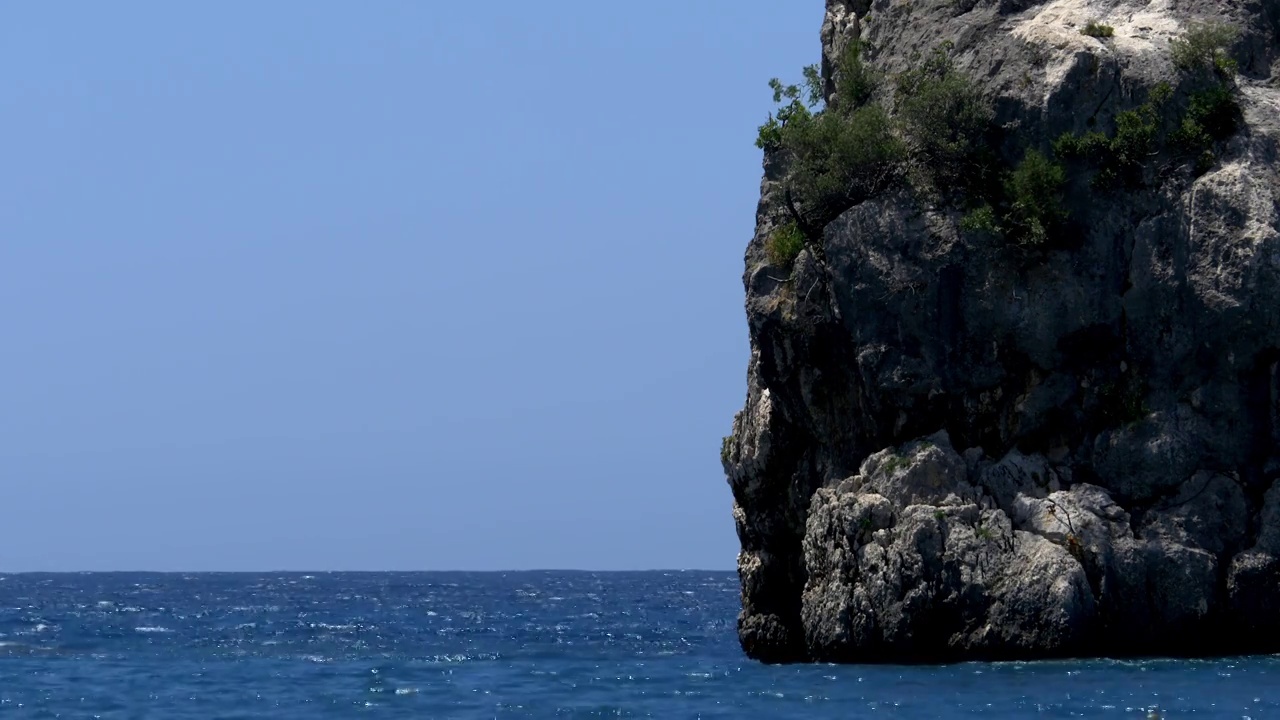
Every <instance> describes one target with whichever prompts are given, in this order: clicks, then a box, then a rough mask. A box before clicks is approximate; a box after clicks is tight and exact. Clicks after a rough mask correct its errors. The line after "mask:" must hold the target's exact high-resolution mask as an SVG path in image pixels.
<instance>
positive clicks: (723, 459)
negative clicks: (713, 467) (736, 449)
mask: <svg viewBox="0 0 1280 720" xmlns="http://www.w3.org/2000/svg"><path fill="white" fill-rule="evenodd" d="M732 452H733V436H732V435H725V436H724V437H723V438H721V439H720V464H721V465H728V464H729V458H730V457H731V453H732Z"/></svg>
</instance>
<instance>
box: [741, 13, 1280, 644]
mask: <svg viewBox="0 0 1280 720" xmlns="http://www.w3.org/2000/svg"><path fill="white" fill-rule="evenodd" d="M827 5H828V10H827V20H826V22H825V23H824V25H823V27H822V31H821V39H822V42H823V48H822V56H821V66H822V68H823V72H824V73H825V76H826V77H827V79H828V81H830V74H831V73H832V68H833V67H834V66H835V63H836V59H835V58H836V55H837V54H838V49H839V48H838V47H837V46H838V45H839V44H842V43H846V42H848V41H849V40H850V39H851V38H855V37H856V38H860V40H861V41H862V43H863V45H864V47H865V49H866V52H865V57H866V62H867V63H868V64H869V65H871V66H873V67H875V68H877V69H879V70H880V71H883V72H884V73H885V74H886V75H887V76H890V77H892V75H893V74H894V73H898V72H902V71H903V70H905V69H907V68H909V67H910V66H911V64H912V63H913V62H915V61H916V60H917V59H918V58H919V57H920V55H921V54H925V53H928V52H929V51H930V50H931V49H933V48H934V47H937V46H938V45H939V44H940V43H942V42H943V41H949V42H950V45H949V47H950V53H951V56H952V57H953V58H954V59H955V62H956V65H957V67H958V68H960V69H962V70H964V71H965V72H966V73H967V74H968V76H969V77H970V78H972V79H973V80H974V82H976V83H977V84H978V86H980V88H981V89H982V92H983V93H984V96H986V97H988V98H989V99H990V100H991V103H992V108H993V110H994V115H995V121H994V122H995V123H996V124H997V125H998V126H999V127H1000V128H1002V129H1003V131H1004V132H1003V134H1002V135H1001V138H1002V139H1001V140H1000V145H999V147H997V148H995V150H996V152H998V153H1000V154H1001V155H1002V156H1004V157H1008V158H1013V157H1015V156H1016V154H1017V153H1019V152H1021V150H1022V149H1023V148H1027V147H1032V148H1041V149H1043V150H1044V151H1046V152H1048V151H1049V148H1050V146H1051V143H1052V141H1053V139H1054V138H1056V137H1058V136H1060V135H1061V134H1062V133H1064V132H1080V133H1083V132H1087V131H1089V130H1092V129H1099V128H1106V127H1109V126H1112V125H1114V120H1115V118H1116V116H1117V115H1118V114H1119V113H1121V112H1123V111H1125V110H1128V109H1132V108H1134V107H1136V106H1138V105H1139V104H1140V103H1142V102H1144V101H1145V100H1146V99H1147V97H1148V96H1149V95H1150V93H1151V91H1152V88H1153V87H1155V86H1156V85H1157V84H1158V83H1160V82H1167V83H1169V84H1170V85H1171V86H1173V87H1174V89H1175V92H1176V95H1177V97H1178V98H1181V99H1182V100H1181V101H1182V103H1183V105H1182V106H1183V107H1185V97H1186V94H1187V93H1186V88H1185V84H1186V83H1185V80H1183V79H1180V76H1179V72H1178V70H1177V69H1176V68H1175V67H1174V65H1173V62H1172V61H1171V59H1170V54H1169V47H1170V40H1172V39H1173V38H1176V37H1178V35H1179V33H1182V32H1184V31H1185V29H1186V28H1187V27H1188V25H1189V24H1190V23H1192V22H1193V21H1197V20H1217V21H1222V22H1226V23H1230V24H1231V25H1233V26H1235V27H1237V28H1239V30H1240V35H1239V36H1238V38H1237V39H1236V40H1235V42H1234V44H1233V45H1232V46H1231V47H1230V49H1229V51H1230V54H1231V57H1233V58H1234V59H1235V60H1236V61H1237V62H1238V65H1239V74H1238V76H1237V77H1236V78H1235V80H1234V88H1235V92H1236V93H1237V96H1238V102H1239V108H1240V111H1241V118H1240V122H1239V126H1238V129H1237V130H1236V131H1235V132H1234V133H1233V134H1232V135H1231V136H1230V137H1229V138H1228V139H1226V140H1224V141H1222V142H1221V143H1219V144H1218V146H1217V147H1216V151H1215V156H1214V158H1213V162H1212V164H1211V166H1209V167H1201V168H1198V169H1196V168H1193V167H1192V161H1189V160H1185V159H1180V158H1179V157H1177V156H1176V155H1175V153H1173V152H1171V151H1170V152H1164V151H1161V152H1160V153H1159V154H1156V155H1154V156H1153V157H1152V158H1151V159H1150V160H1149V161H1148V162H1147V163H1146V164H1145V166H1144V167H1145V169H1144V171H1143V172H1144V175H1143V177H1142V178H1141V179H1140V182H1138V183H1136V184H1135V185H1134V186H1133V187H1128V188H1125V189H1122V190H1114V191H1108V192H1102V191H1096V192H1095V191H1091V190H1090V189H1089V185H1088V184H1087V183H1084V184H1082V185H1081V184H1079V183H1077V185H1078V187H1076V186H1073V190H1072V192H1070V193H1069V194H1068V195H1067V204H1068V210H1069V220H1068V223H1069V227H1068V229H1067V231H1066V234H1067V235H1069V236H1070V237H1071V238H1072V239H1073V241H1072V242H1071V243H1068V244H1067V245H1055V246H1053V247H1049V248H1044V249H1039V250H1035V251H1028V250H1026V249H1024V248H1019V247H1013V246H1011V244H1010V243H1008V242H1002V241H1000V240H999V239H995V238H992V237H990V236H987V235H981V234H975V233H970V232H966V231H962V230H960V223H959V220H960V217H961V215H962V210H961V209H957V208H955V207H952V206H949V205H947V204H945V203H938V202H934V201H932V200H930V199H928V198H927V197H925V196H924V195H922V194H921V193H919V192H916V191H913V190H912V189H911V188H910V187H909V186H908V185H905V184H899V185H895V186H892V187H889V188H888V189H887V190H885V191H884V192H880V193H878V194H876V195H874V196H872V197H869V198H866V199H862V200H860V201H859V202H857V203H856V204H854V205H852V206H851V207H849V208H848V209H846V210H845V211H844V212H843V213H841V214H840V215H839V216H838V217H837V218H836V219H835V220H834V221H831V222H830V223H829V224H826V226H825V228H823V229H822V231H821V237H820V239H815V240H813V241H812V242H809V243H807V245H806V247H805V249H804V250H802V251H800V253H799V255H798V257H795V258H794V260H793V261H791V262H789V263H787V264H786V265H785V266H784V265H782V264H780V263H777V262H773V261H771V260H770V254H769V253H768V252H767V251H766V245H767V242H768V239H769V237H770V234H771V233H772V232H773V231H774V230H775V228H776V227H778V225H779V223H781V222H782V221H783V220H782V215H781V214H780V213H781V211H780V210H779V208H780V207H781V206H782V205H783V203H782V202H781V201H780V199H779V197H778V194H779V187H780V180H781V178H782V175H783V173H784V172H785V164H786V163H785V158H780V157H776V156H775V155H776V154H771V153H766V158H765V178H764V181H763V184H762V198H761V204H760V211H759V214H758V217H757V221H758V222H757V232H756V235H755V237H754V238H753V240H752V241H751V243H750V245H749V247H748V249H747V253H746V268H747V269H746V273H745V275H744V284H745V287H746V295H747V301H746V307H747V317H748V322H749V327H750V337H751V357H750V361H749V366H748V374H747V381H748V382H747V400H746V405H745V407H744V408H743V410H742V411H741V412H740V413H739V414H738V416H737V418H736V419H735V421H734V425H733V433H732V435H731V436H730V437H728V438H726V441H725V446H724V448H723V452H722V459H723V460H724V466H725V471H726V473H727V475H728V479H729V483H730V485H731V487H732V490H733V497H734V501H735V502H734V517H735V520H736V524H737V530H738V535H739V537H740V540H741V545H742V550H741V554H740V556H739V573H740V576H741V582H742V602H743V609H742V614H741V616H740V618H739V635H740V638H741V641H742V645H743V648H744V649H745V651H746V653H747V654H748V655H750V656H751V657H754V658H758V659H761V660H764V661H768V662H790V661H838V662H900V661H905V662H914V661H947V660H956V659H970V658H991V659H998V658H1034V657H1052V656H1080V655H1105V656H1127V655H1150V654H1160V655H1179V656H1181V655H1204V654H1217V653H1237V652H1254V651H1268V652H1280V612H1277V610H1280V174H1278V173H1280V163H1278V160H1280V0H1151V1H1150V2H1148V1H1147V0H1107V1H1105V2H1103V1H1100V0H1050V1H1048V2H1036V0H869V1H868V0H854V1H849V0H828V2H827ZM1090 21H1099V22H1102V23H1106V24H1107V25H1109V26H1111V27H1112V28H1113V29H1114V36H1112V37H1109V38H1095V37H1090V36H1087V35H1084V34H1082V33H1081V28H1082V27H1083V26H1084V24H1085V23H1086V22H1090ZM828 92H831V87H830V83H829V82H828ZM1174 105H1175V106H1176V105H1177V102H1176V101H1175V103H1174ZM1171 112H1173V111H1171Z"/></svg>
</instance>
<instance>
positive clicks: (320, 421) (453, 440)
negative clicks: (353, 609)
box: [0, 0, 822, 571]
mask: <svg viewBox="0 0 1280 720" xmlns="http://www.w3.org/2000/svg"><path fill="white" fill-rule="evenodd" d="M821 5H822V4H821V3H820V2H818V1H817V0H811V1H809V2H804V3H778V2H766V1H765V0H749V1H747V0H697V1H696V2H690V1H689V0H662V1H658V2H651V3H645V4H642V5H636V4H634V3H632V4H626V3H622V4H620V3H606V2H598V1H597V2H583V1H578V0H556V1H553V2H545V3H524V2H515V1H514V0H511V1H504V0H499V1H498V2H490V3H472V2H455V3H445V2H433V1H429V0H413V1H407V0H399V1H397V0H379V2H369V3H357V2H350V1H348V0H343V1H341V2H336V1H327V2H326V1H320V0H292V1H288V2H286V1H284V0H281V1H279V2H244V1H241V2H219V3H172V2H167V1H166V2H158V1H157V2H145V3H144V2H124V1H122V2H113V3H75V4H70V5H68V4H58V3H34V2H31V3H12V4H7V5H6V6H5V7H4V9H3V10H2V11H0V130H2V131H3V138H4V140H3V143H0V148H2V149H3V152H2V154H0V329H2V331H3V337H4V342H3V345H2V347H3V352H0V488H3V492H0V570H8V571H20V570H139V569H144V570H264V569H298V570H304V569H307V570H343V569H348V570H354V569H366V570H379V569H388V570H394V569H404V570H415V569H421V570H432V569H475V570H491V569H526V568H590V569H643V568H725V569H727V568H731V567H733V564H734V557H735V553H736V550H737V541H736V538H735V537H734V533H733V523H732V519H731V503H732V500H731V497H730V494H729V490H728V487H727V485H726V484H725V482H724V479H723V476H722V473H721V470H720V467H719V458H718V450H719V444H720V436H722V435H724V434H725V433H727V432H728V430H729V428H730V423H731V419H732V416H733V413H734V411H736V410H737V409H738V407H740V405H741V403H742V400H743V397H744V394H745V382H744V377H745V368H746V361H747V337H746V322H745V318H744V315H743V310H742V285H741V273H742V253H743V248H744V246H745V243H746V241H747V239H748V238H749V237H750V234H751V229H752V224H753V221H754V212H755V202H756V199H757V194H758V189H759V180H760V157H759V151H758V150H756V149H755V148H754V147H753V146H752V142H753V140H754V137H755V130H756V126H757V125H758V124H759V123H760V122H761V120H762V119H763V117H764V116H765V114H766V113H767V112H768V111H769V109H770V102H769V100H770V98H769V91H768V88H767V86H766V81H767V79H768V78H769V77H771V76H774V75H783V76H790V77H796V76H798V70H799V68H800V67H801V66H802V65H804V64H806V63H809V62H813V61H814V60H815V59H816V57H817V52H818V38H817V33H818V27H819V24H820V22H821V14H822V7H821Z"/></svg>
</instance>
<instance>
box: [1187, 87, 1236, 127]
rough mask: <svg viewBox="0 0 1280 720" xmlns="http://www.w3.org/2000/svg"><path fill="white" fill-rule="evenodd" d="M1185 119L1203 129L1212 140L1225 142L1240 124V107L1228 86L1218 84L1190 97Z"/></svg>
mask: <svg viewBox="0 0 1280 720" xmlns="http://www.w3.org/2000/svg"><path fill="white" fill-rule="evenodd" d="M1187 118H1188V119H1190V120H1193V121H1195V122H1197V123H1199V124H1200V125H1201V126H1202V127H1204V129H1205V132H1207V133H1208V134H1209V135H1210V136H1211V137H1212V138H1213V139H1215V140H1225V139H1226V138H1229V137H1231V135H1233V134H1234V133H1235V131H1236V127H1237V126H1238V125H1239V123H1240V105H1239V104H1238V103H1237V102H1236V96H1235V93H1234V92H1233V91H1232V89H1231V88H1230V87H1229V86H1227V85H1223V84H1218V85H1214V86H1213V87H1211V88H1209V89H1208V90H1203V91H1201V92H1197V93H1193V94H1192V95H1191V106H1190V107H1189V108H1188V109H1187Z"/></svg>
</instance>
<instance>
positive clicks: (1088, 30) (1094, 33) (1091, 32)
mask: <svg viewBox="0 0 1280 720" xmlns="http://www.w3.org/2000/svg"><path fill="white" fill-rule="evenodd" d="M1080 34H1081V35H1088V36H1089V37H1096V38H1109V37H1111V36H1113V35H1115V34H1116V29H1115V28H1113V27H1111V26H1110V25H1103V24H1102V23H1099V22H1091V23H1088V24H1087V25H1085V26H1084V27H1083V28H1081V29H1080Z"/></svg>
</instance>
